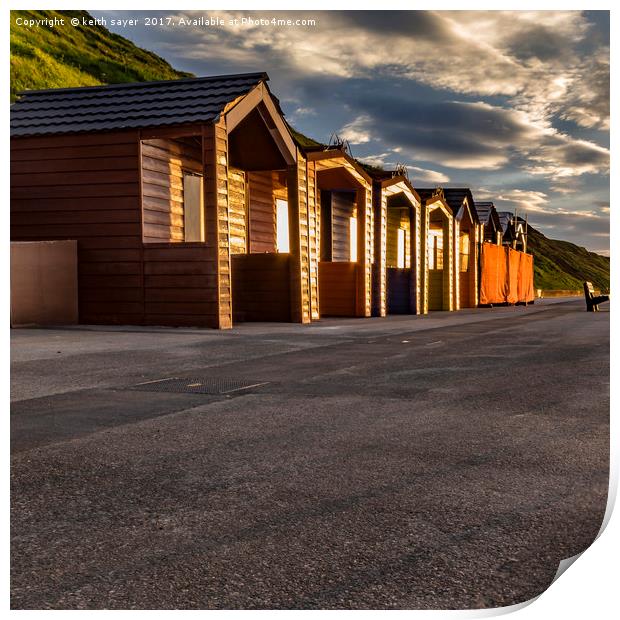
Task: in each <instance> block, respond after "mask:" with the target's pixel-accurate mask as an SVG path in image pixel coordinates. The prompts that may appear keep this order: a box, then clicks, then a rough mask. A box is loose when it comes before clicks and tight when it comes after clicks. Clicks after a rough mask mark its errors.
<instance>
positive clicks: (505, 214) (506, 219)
mask: <svg viewBox="0 0 620 620" xmlns="http://www.w3.org/2000/svg"><path fill="white" fill-rule="evenodd" d="M497 216H498V217H499V223H500V225H501V227H502V231H504V232H506V231H507V230H508V226H509V225H510V220H512V218H513V214H512V213H511V212H510V211H498V212H497Z"/></svg>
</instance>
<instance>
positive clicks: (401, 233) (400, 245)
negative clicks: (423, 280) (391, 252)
mask: <svg viewBox="0 0 620 620" xmlns="http://www.w3.org/2000/svg"><path fill="white" fill-rule="evenodd" d="M405 233H406V231H405V229H404V228H399V229H398V230H397V231H396V235H397V236H396V267H398V269H404V268H405Z"/></svg>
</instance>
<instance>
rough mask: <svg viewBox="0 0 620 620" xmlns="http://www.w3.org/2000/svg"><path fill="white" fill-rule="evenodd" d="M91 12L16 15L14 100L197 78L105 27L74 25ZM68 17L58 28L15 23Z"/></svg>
mask: <svg viewBox="0 0 620 620" xmlns="http://www.w3.org/2000/svg"><path fill="white" fill-rule="evenodd" d="M82 16H84V17H88V18H90V15H89V14H88V13H87V12H86V11H11V89H10V91H11V100H14V99H15V93H17V92H19V91H20V90H37V89H42V88H67V87H71V86H96V85H99V84H118V83H121V82H144V81H149V80H167V79H174V78H179V77H191V74H190V73H184V72H182V71H177V70H175V69H173V68H172V67H171V66H170V65H169V64H168V63H167V62H166V61H165V60H164V59H163V58H160V57H159V56H157V55H156V54H153V53H152V52H149V51H147V50H144V49H142V48H139V47H137V46H136V45H134V44H133V43H132V42H131V41H129V40H127V39H125V38H124V37H121V36H119V35H116V34H113V33H111V32H110V31H109V30H107V29H106V28H104V27H103V26H80V27H78V28H74V27H73V26H71V25H70V24H68V19H70V18H71V17H78V18H81V17H82ZM17 17H24V18H27V19H43V18H46V17H47V18H54V17H59V18H60V17H64V18H65V22H67V25H65V26H59V27H54V28H47V27H39V28H29V27H25V26H17V24H16V23H15V19H16V18H17Z"/></svg>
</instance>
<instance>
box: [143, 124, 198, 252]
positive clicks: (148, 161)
mask: <svg viewBox="0 0 620 620" xmlns="http://www.w3.org/2000/svg"><path fill="white" fill-rule="evenodd" d="M198 138H199V140H200V139H201V137H200V136H199V137H198ZM141 158H142V210H143V218H144V219H143V221H144V236H143V239H144V242H145V243H167V242H169V241H177V242H183V241H185V234H184V201H183V178H184V175H185V174H187V173H193V174H202V156H201V144H200V142H198V143H196V140H195V139H192V138H191V137H185V138H160V139H154V138H153V139H150V140H142V143H141Z"/></svg>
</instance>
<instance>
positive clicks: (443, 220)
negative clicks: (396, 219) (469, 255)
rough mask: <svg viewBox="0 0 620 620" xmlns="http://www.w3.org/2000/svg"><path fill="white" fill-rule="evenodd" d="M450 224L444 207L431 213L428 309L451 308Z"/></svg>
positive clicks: (428, 242) (428, 255) (428, 253)
mask: <svg viewBox="0 0 620 620" xmlns="http://www.w3.org/2000/svg"><path fill="white" fill-rule="evenodd" d="M450 242H451V240H450V226H449V220H448V216H447V215H446V214H445V213H444V212H443V210H442V209H440V208H437V209H434V210H433V211H432V212H431V214H430V221H429V230H428V236H427V244H428V247H427V257H428V309H429V310H450V309H451V304H450V290H451V287H450V268H449V265H450V251H449V250H450Z"/></svg>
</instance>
